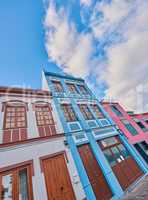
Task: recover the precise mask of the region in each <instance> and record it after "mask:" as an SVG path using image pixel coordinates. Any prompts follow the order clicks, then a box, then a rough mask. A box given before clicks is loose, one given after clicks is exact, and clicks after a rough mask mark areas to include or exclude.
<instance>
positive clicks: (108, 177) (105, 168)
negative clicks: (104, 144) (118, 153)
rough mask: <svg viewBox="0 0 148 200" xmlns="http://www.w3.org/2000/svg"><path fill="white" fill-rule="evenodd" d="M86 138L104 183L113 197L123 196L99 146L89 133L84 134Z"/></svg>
mask: <svg viewBox="0 0 148 200" xmlns="http://www.w3.org/2000/svg"><path fill="white" fill-rule="evenodd" d="M86 133H87V137H88V139H89V141H90V145H91V149H92V151H93V153H94V155H95V157H96V160H97V162H98V164H99V166H100V168H101V170H102V172H103V174H104V176H105V178H106V181H107V183H108V185H109V187H110V188H111V190H112V192H113V195H115V196H118V197H120V196H121V195H122V194H123V190H122V188H121V186H120V184H119V182H118V180H117V178H116V176H115V174H114V173H113V171H112V169H111V167H110V165H109V163H108V161H107V160H106V158H105V156H104V153H103V152H102V150H101V148H100V146H99V145H98V144H97V142H96V141H95V139H94V137H93V135H92V133H91V132H86Z"/></svg>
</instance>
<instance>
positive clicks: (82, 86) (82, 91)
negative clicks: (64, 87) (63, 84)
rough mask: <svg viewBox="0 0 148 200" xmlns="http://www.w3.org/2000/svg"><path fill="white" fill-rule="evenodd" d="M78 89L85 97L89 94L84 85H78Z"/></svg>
mask: <svg viewBox="0 0 148 200" xmlns="http://www.w3.org/2000/svg"><path fill="white" fill-rule="evenodd" d="M78 88H79V90H80V91H81V93H82V94H84V95H86V94H89V93H88V90H87V89H86V87H85V86H84V85H78Z"/></svg>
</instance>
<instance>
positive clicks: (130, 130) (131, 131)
mask: <svg viewBox="0 0 148 200" xmlns="http://www.w3.org/2000/svg"><path fill="white" fill-rule="evenodd" d="M122 123H123V124H124V125H125V127H126V128H127V130H128V131H129V132H130V133H131V134H132V135H133V136H134V135H137V134H138V132H137V130H136V129H135V128H134V127H133V126H132V125H131V124H130V123H129V122H128V121H127V120H122Z"/></svg>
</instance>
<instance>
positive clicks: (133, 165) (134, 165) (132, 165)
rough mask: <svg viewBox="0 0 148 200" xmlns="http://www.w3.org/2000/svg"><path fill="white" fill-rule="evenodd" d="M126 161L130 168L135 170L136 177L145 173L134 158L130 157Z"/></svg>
mask: <svg viewBox="0 0 148 200" xmlns="http://www.w3.org/2000/svg"><path fill="white" fill-rule="evenodd" d="M126 161H127V163H128V165H129V166H130V169H131V170H132V171H133V173H134V177H135V178H138V177H140V176H142V175H143V174H144V173H143V171H142V170H141V169H140V167H139V166H138V164H137V163H136V161H135V160H134V159H133V158H131V157H130V158H128V159H127V160H126Z"/></svg>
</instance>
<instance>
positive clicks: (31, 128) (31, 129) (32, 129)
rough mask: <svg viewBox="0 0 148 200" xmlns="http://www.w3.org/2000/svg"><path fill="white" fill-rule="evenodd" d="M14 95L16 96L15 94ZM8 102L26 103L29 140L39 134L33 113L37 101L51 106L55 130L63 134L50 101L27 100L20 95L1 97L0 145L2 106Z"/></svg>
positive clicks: (40, 99) (33, 98)
mask: <svg viewBox="0 0 148 200" xmlns="http://www.w3.org/2000/svg"><path fill="white" fill-rule="evenodd" d="M15 95H16V94H15ZM8 101H23V102H25V103H27V105H28V111H27V129H28V139H30V138H35V137H39V132H38V128H37V124H36V116H35V111H33V104H34V103H36V102H38V101H42V102H45V103H49V104H51V107H52V115H53V119H54V122H55V125H56V130H57V133H58V134H60V133H63V127H62V124H61V122H60V120H59V118H58V114H57V110H56V108H55V105H54V104H53V102H52V99H50V98H47V97H44V98H36V97H31V98H27V97H20V95H18V97H17V95H16V96H15V97H14V96H9V97H8V96H5V95H4V96H1V97H0V144H1V143H2V137H3V119H4V112H2V104H3V103H4V102H8Z"/></svg>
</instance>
